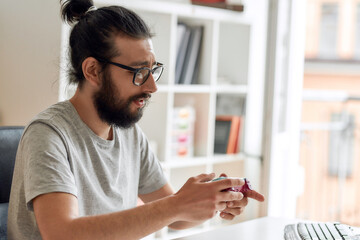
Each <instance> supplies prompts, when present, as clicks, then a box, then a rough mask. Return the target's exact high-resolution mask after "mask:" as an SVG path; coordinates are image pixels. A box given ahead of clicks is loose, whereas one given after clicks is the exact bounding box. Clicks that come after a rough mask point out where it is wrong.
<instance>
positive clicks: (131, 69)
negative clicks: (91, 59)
mask: <svg viewBox="0 0 360 240" xmlns="http://www.w3.org/2000/svg"><path fill="white" fill-rule="evenodd" d="M96 60H98V61H99V62H103V63H107V64H111V65H114V66H116V67H119V68H122V69H125V70H129V71H131V72H133V73H134V76H133V84H134V85H135V86H141V85H143V84H144V83H145V82H146V81H147V80H148V78H149V76H150V73H151V74H153V73H154V72H155V70H157V69H158V68H161V72H160V74H159V77H158V78H157V79H154V81H155V82H157V81H159V79H160V77H161V75H162V73H163V72H164V64H162V63H160V62H156V63H155V65H157V67H155V68H153V69H150V68H148V67H141V68H132V67H129V66H126V65H123V64H120V63H116V62H112V61H108V60H105V59H102V58H96ZM144 69H146V70H148V71H149V74H147V76H146V78H145V79H144V80H143V82H142V83H141V84H137V83H136V82H135V79H136V75H137V74H138V72H140V71H141V70H144Z"/></svg>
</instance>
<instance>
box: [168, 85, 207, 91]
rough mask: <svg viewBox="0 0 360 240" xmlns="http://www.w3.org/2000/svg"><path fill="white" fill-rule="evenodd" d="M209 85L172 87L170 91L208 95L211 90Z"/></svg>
mask: <svg viewBox="0 0 360 240" xmlns="http://www.w3.org/2000/svg"><path fill="white" fill-rule="evenodd" d="M210 89H211V87H210V86H209V85H197V84H192V85H174V86H173V87H172V90H173V91H174V92H175V93H208V92H210V91H211V90H210Z"/></svg>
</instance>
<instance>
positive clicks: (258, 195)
mask: <svg viewBox="0 0 360 240" xmlns="http://www.w3.org/2000/svg"><path fill="white" fill-rule="evenodd" d="M244 195H245V197H248V198H252V199H255V200H257V201H259V202H263V201H265V197H264V195H262V194H261V193H258V192H257V191H255V190H248V191H246V192H245V194H244Z"/></svg>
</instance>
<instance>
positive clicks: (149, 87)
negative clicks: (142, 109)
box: [141, 73, 158, 93]
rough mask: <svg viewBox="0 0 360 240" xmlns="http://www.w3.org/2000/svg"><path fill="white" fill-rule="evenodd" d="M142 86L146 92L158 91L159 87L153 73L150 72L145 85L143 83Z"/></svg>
mask: <svg viewBox="0 0 360 240" xmlns="http://www.w3.org/2000/svg"><path fill="white" fill-rule="evenodd" d="M141 87H142V88H143V91H144V92H148V93H154V92H156V91H157V89H158V88H157V86H156V82H155V80H154V77H153V75H152V73H150V75H149V77H148V79H147V80H146V82H145V83H144V84H143V85H141Z"/></svg>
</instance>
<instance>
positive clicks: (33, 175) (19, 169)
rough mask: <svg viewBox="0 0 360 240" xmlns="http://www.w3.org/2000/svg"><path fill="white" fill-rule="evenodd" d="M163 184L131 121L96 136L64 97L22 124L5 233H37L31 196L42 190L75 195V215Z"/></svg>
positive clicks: (118, 204)
mask: <svg viewBox="0 0 360 240" xmlns="http://www.w3.org/2000/svg"><path fill="white" fill-rule="evenodd" d="M165 184H166V178H165V176H164V174H163V172H162V169H161V167H160V164H159V162H158V159H157V158H156V157H155V156H154V154H153V153H152V151H151V149H150V148H149V144H148V141H147V139H146V137H145V135H144V134H143V132H142V131H141V129H140V128H139V127H138V126H137V125H135V126H134V127H131V128H129V129H126V130H124V129H119V128H114V129H113V140H104V139H102V138H100V137H99V136H97V135H96V134H95V133H94V132H92V130H91V129H90V128H88V126H87V125H86V124H85V123H84V122H83V121H82V120H81V119H80V117H79V115H78V113H77V111H76V110H75V108H74V107H73V105H72V104H71V103H70V102H69V101H65V102H60V103H57V104H55V105H53V106H51V107H50V108H48V109H47V110H45V111H44V112H42V113H40V114H39V115H38V116H37V117H36V118H35V119H33V120H32V121H31V123H30V124H29V125H28V126H27V127H26V128H25V131H24V134H23V136H22V139H21V141H20V145H19V148H18V152H17V157H16V162H15V170H14V177H13V183H12V189H11V194H10V203H9V216H8V239H9V240H11V239H16V240H21V239H41V236H40V234H39V229H38V227H37V225H36V221H35V216H34V212H33V206H32V200H33V199H34V198H35V197H37V196H39V195H41V194H45V193H50V192H65V193H69V194H72V195H74V196H76V197H77V199H78V202H79V211H80V212H79V214H80V216H89V215H97V214H105V213H110V212H115V211H121V210H125V209H129V208H133V207H135V206H136V204H137V196H138V194H146V193H151V192H153V191H155V190H158V189H160V188H161V187H162V186H164V185H165Z"/></svg>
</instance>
